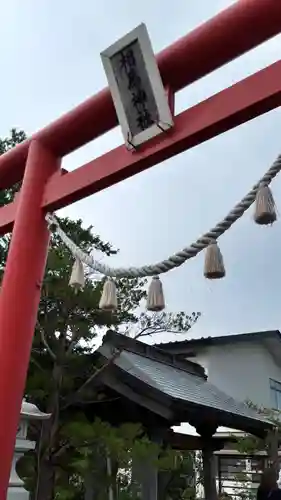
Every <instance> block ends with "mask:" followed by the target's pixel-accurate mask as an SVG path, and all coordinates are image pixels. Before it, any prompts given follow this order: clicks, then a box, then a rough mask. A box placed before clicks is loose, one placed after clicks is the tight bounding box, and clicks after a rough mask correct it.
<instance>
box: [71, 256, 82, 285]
mask: <svg viewBox="0 0 281 500" xmlns="http://www.w3.org/2000/svg"><path fill="white" fill-rule="evenodd" d="M69 286H71V287H72V288H74V289H75V291H76V292H78V290H83V288H84V286H85V275H84V267H83V264H82V262H81V260H80V259H77V258H76V259H75V261H74V264H73V267H72V271H71V276H70V280H69Z"/></svg>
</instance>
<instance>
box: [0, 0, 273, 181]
mask: <svg viewBox="0 0 281 500" xmlns="http://www.w3.org/2000/svg"><path fill="white" fill-rule="evenodd" d="M253 26H254V29H253ZM280 31H281V9H280V2H279V0H243V1H241V0H240V1H238V2H236V3H235V4H233V5H232V6H230V7H229V8H228V9H226V10H224V11H222V12H220V13H219V14H218V15H217V16H215V17H214V18H212V19H210V20H209V21H207V22H206V23H204V24H202V25H201V26H199V27H198V28H196V29H195V30H193V31H191V32H190V33H188V34H187V35H186V36H184V37H183V38H181V39H180V40H178V41H177V42H175V43H174V44H172V45H171V46H170V47H168V48H167V49H165V50H164V51H162V52H161V53H160V54H159V55H158V57H157V61H158V65H159V68H160V72H161V75H162V79H163V82H164V85H165V86H169V87H170V88H172V89H173V91H174V92H176V91H178V90H180V89H182V88H184V87H185V86H187V85H189V84H190V83H192V82H194V81H195V80H198V79H199V78H202V77H203V76H205V75H206V74H208V73H210V72H211V71H213V70H214V69H216V68H219V67H220V66H222V65H223V64H226V63H227V62H229V61H231V60H232V59H234V58H236V57H238V56H240V55H241V54H244V53H245V52H247V51H249V50H250V49H252V48H254V47H256V46H257V45H259V44H261V43H263V42H264V41H265V40H268V39H269V38H271V37H273V36H274V35H276V34H278V33H280ZM116 125H117V118H116V114H115V111H114V107H113V103H112V99H111V95H110V92H109V90H108V89H104V90H102V91H101V92H99V93H98V94H96V95H95V96H93V97H91V98H90V99H88V100H87V101H85V102H84V103H83V104H81V105H80V106H78V107H76V108H75V109H73V110H72V111H70V112H69V113H67V114H66V115H64V116H62V117H61V118H59V119H58V120H56V121H55V122H54V123H52V124H51V125H49V126H47V127H46V128H44V129H42V130H41V131H39V132H38V133H36V134H35V135H34V136H33V138H37V139H39V140H42V143H44V144H45V146H46V147H49V148H50V150H52V151H53V152H54V153H55V154H57V155H59V156H64V155H66V154H68V153H70V152H71V151H74V150H75V149H77V148H78V147H80V146H83V145H84V144H86V143H87V142H89V141H91V140H93V139H95V138H96V137H98V136H100V135H102V134H104V133H105V132H107V131H108V130H110V129H112V128H113V127H115V126H116ZM28 144H29V141H26V142H24V143H22V144H21V145H19V146H17V147H16V148H14V149H13V150H12V151H10V152H8V153H6V154H5V155H3V156H1V158H0V188H4V187H8V186H10V185H12V184H13V183H15V182H16V181H18V180H20V179H21V178H22V175H23V171H24V164H25V160H26V157H27V151H28Z"/></svg>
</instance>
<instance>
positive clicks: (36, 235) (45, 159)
mask: <svg viewBox="0 0 281 500" xmlns="http://www.w3.org/2000/svg"><path fill="white" fill-rule="evenodd" d="M59 166H60V160H58V159H57V158H55V157H54V156H53V155H52V154H51V153H49V152H48V151H46V150H45V149H44V148H43V147H42V146H41V144H40V143H39V142H37V141H32V142H31V144H30V147H29V152H28V158H27V163H26V169H25V175H24V179H23V184H22V188H21V191H20V195H19V202H18V209H17V213H16V218H15V224H14V230H13V234H12V240H11V244H10V249H9V255H8V259H7V263H6V269H5V273H4V277H3V281H2V287H1V293H0V332H2V335H1V336H0V408H4V409H5V412H4V411H2V412H1V421H0V443H1V467H0V500H6V494H7V485H8V482H9V476H10V465H11V462H12V457H13V453H14V444H15V436H16V430H17V425H18V417H19V415H20V409H21V402H22V394H23V391H24V385H25V380H26V372H27V367H28V363H29V357H30V350H31V346H32V338H33V332H34V329H35V325H36V318H37V309H38V305H39V301H40V291H41V282H42V279H43V276H44V270H45V264H46V257H47V250H48V243H49V231H48V228H47V223H46V221H45V217H44V213H43V211H42V209H41V204H42V199H43V194H44V188H45V185H46V182H47V181H48V180H49V179H50V177H51V176H52V175H53V174H55V172H56V171H57V170H58V169H59ZM3 332H4V333H5V334H3ZM10 386H11V387H12V389H13V390H9V387H10Z"/></svg>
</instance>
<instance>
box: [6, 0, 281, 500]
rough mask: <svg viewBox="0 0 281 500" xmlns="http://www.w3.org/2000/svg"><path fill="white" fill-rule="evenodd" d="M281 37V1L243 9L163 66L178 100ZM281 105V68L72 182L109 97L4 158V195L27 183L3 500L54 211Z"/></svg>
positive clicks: (10, 326) (20, 219)
mask: <svg viewBox="0 0 281 500" xmlns="http://www.w3.org/2000/svg"><path fill="white" fill-rule="evenodd" d="M280 32H281V6H280V2H279V1H277V0H240V1H238V2H236V3H235V4H234V5H232V6H231V7H229V8H228V9H226V10H225V11H223V12H221V13H220V14H218V15H217V16H216V17H214V18H213V19H211V20H210V21H208V22H206V23H205V24H203V25H202V26H200V27H199V28H197V29H195V30H194V31H192V32H191V33H189V34H188V35H187V36H185V37H183V38H182V39H180V40H179V41H177V42H176V43H174V44H173V45H171V46H170V47H168V48H167V49H165V50H164V51H163V52H161V53H160V54H159V56H158V57H157V62H158V65H159V68H160V72H161V76H162V79H163V82H164V85H165V87H166V88H167V89H168V90H169V93H170V96H173V95H174V93H175V92H177V91H179V90H180V89H182V88H183V87H185V86H187V85H188V84H190V83H192V82H194V81H195V80H197V79H199V78H201V77H203V76H205V75H206V74H208V73H210V72H211V71H213V70H215V69H216V68H219V67H220V66H222V65H223V64H225V63H227V62H229V61H231V60H232V59H234V58H235V57H238V56H240V55H241V54H243V53H245V52H247V51H248V50H250V49H252V48H254V47H256V46H257V45H259V44H260V43H262V42H264V41H265V40H268V39H269V38H271V37H272V36H274V35H276V34H278V33H280ZM280 104H281V60H280V61H278V62H276V63H275V64H272V65H271V66H268V67H267V68H265V69H263V70H261V71H259V72H258V73H255V74H254V75H252V76H250V77H248V78H246V79H244V80H242V81H240V82H239V83H237V84H235V85H233V86H232V87H230V88H227V89H225V90H223V91H222V92H219V93H218V94H216V95H214V96H212V97H210V98H209V99H207V100H205V101H203V102H201V103H200V104H197V105H196V106H194V107H192V108H190V109H188V110H186V111H184V112H183V113H181V114H179V115H178V116H176V117H175V126H174V128H173V129H172V130H171V131H170V132H169V133H167V134H165V135H164V134H163V135H161V136H158V137H156V138H155V139H154V140H152V141H150V142H149V143H147V144H145V145H144V146H142V147H141V148H140V150H138V151H137V152H134V153H131V152H128V151H127V149H126V147H125V146H120V147H118V148H115V149H113V150H112V151H110V152H108V153H106V154H104V155H102V156H101V157H99V158H97V159H95V160H93V161H91V162H89V163H87V164H85V165H83V166H81V167H80V168H78V169H76V170H75V171H73V172H70V173H66V174H64V175H62V174H63V171H62V169H61V158H62V157H63V156H65V155H66V154H69V153H71V152H72V151H74V150H75V149H77V148H79V147H80V146H83V145H84V144H86V143H87V142H89V141H91V140H93V139H95V138H96V137H98V136H100V135H101V134H103V133H105V132H107V131H108V130H110V129H111V128H113V127H115V126H116V125H117V118H116V114H115V110H114V107H113V103H112V99H111V95H110V92H109V89H105V90H103V91H101V92H100V93H99V94H97V95H95V96H94V97H92V98H90V99H88V100H87V101H86V102H84V103H83V104H82V105H80V106H78V107H77V108H75V109H74V110H73V111H71V112H70V113H68V114H66V115H65V116H63V117H62V118H60V119H59V120H57V121H56V122H54V123H52V124H51V125H49V126H48V127H46V128H44V129H42V130H41V131H39V132H38V133H36V134H35V135H33V136H32V137H31V138H30V139H28V140H27V141H25V142H24V143H22V144H20V145H18V146H17V147H16V148H14V149H13V150H11V151H9V152H8V153H6V154H4V155H3V156H1V157H0V187H1V189H4V188H7V187H10V186H12V185H13V184H14V183H15V182H17V181H19V180H20V179H22V178H23V184H22V188H21V192H20V195H19V196H18V197H17V199H16V200H15V201H14V202H13V203H10V204H9V205H7V206H5V207H3V208H1V209H0V234H1V235H3V234H5V233H6V232H7V231H10V230H11V229H12V228H13V234H12V241H11V245H10V250H9V255H8V259H7V263H6V269H5V273H4V277H3V281H2V287H1V294H0V449H1V460H0V500H4V499H5V498H6V491H7V485H8V480H9V474H10V464H11V460H12V456H13V447H14V442H15V435H16V429H17V425H18V418H19V413H20V407H21V400H22V394H23V391H24V385H25V379H26V372H27V367H28V363H29V357H30V350H31V344H32V338H33V333H34V328H35V323H36V316H37V309H38V304H39V300H40V288H41V281H42V279H43V275H44V270H45V263H46V256H47V250H48V242H49V231H48V228H47V224H46V221H45V213H46V211H47V210H48V211H50V210H56V209H59V208H62V207H65V206H67V205H69V204H71V203H73V202H75V201H77V200H80V199H82V198H85V197H86V196H89V195H91V194H93V193H95V192H98V191H100V190H102V189H104V188H106V187H109V186H111V185H113V184H115V183H117V182H119V181H121V180H124V179H126V178H128V177H130V176H132V175H135V174H137V173H139V172H141V171H143V170H145V169H147V168H149V167H151V166H153V165H156V164H157V163H160V162H162V161H163V160H165V159H167V158H170V157H172V156H174V155H176V154H178V153H180V152H182V151H185V150H186V149H188V148H191V147H193V146H196V145H198V144H200V143H201V142H203V141H206V140H208V139H211V138H212V137H214V136H216V135H218V134H221V133H223V132H225V131H227V130H229V129H231V128H233V127H236V126H238V125H240V124H242V123H243V122H246V121H248V120H251V119H253V118H255V117H256V116H259V115H261V114H263V113H266V112H267V111H270V110H272V109H274V108H275V107H277V106H279V105H280Z"/></svg>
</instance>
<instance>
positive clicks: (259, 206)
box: [254, 185, 277, 225]
mask: <svg viewBox="0 0 281 500" xmlns="http://www.w3.org/2000/svg"><path fill="white" fill-rule="evenodd" d="M276 219H277V215H276V205H275V201H274V198H273V194H272V191H271V189H270V188H269V187H268V186H264V185H263V186H260V187H259V189H258V192H257V196H256V202H255V213H254V221H255V222H256V223H257V224H260V225H268V224H273V222H275V221H276Z"/></svg>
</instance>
